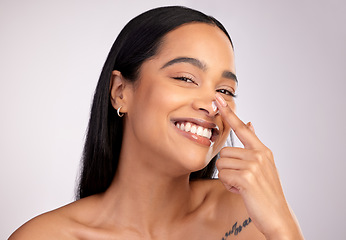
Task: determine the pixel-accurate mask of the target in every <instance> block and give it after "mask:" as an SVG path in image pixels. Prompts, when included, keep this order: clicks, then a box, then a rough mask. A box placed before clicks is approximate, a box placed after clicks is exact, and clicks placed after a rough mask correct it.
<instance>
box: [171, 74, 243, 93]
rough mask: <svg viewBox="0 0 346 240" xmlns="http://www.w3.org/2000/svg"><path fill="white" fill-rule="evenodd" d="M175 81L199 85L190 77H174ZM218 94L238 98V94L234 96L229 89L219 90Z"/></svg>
mask: <svg viewBox="0 0 346 240" xmlns="http://www.w3.org/2000/svg"><path fill="white" fill-rule="evenodd" d="M173 79H176V80H180V81H183V82H187V83H193V84H196V85H198V84H197V83H196V82H195V81H194V80H193V79H191V78H189V77H174V78H173ZM217 92H219V93H222V94H225V95H229V96H231V97H233V98H236V97H237V95H236V94H234V93H233V92H231V91H229V90H227V89H219V90H217Z"/></svg>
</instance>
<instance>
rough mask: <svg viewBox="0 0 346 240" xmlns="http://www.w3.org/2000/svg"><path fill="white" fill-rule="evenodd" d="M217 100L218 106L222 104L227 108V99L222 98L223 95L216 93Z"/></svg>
mask: <svg viewBox="0 0 346 240" xmlns="http://www.w3.org/2000/svg"><path fill="white" fill-rule="evenodd" d="M215 99H216V102H217V103H218V104H220V105H221V106H222V107H227V102H226V101H225V99H224V98H223V97H222V96H221V94H219V93H216V94H215Z"/></svg>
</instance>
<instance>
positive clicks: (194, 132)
mask: <svg viewBox="0 0 346 240" xmlns="http://www.w3.org/2000/svg"><path fill="white" fill-rule="evenodd" d="M190 132H191V133H193V134H196V132H197V127H196V125H193V126H192V127H191V130H190Z"/></svg>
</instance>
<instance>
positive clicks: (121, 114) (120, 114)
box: [117, 106, 124, 117]
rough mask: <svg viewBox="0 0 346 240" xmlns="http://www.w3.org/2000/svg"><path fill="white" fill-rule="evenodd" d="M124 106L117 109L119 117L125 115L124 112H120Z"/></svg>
mask: <svg viewBox="0 0 346 240" xmlns="http://www.w3.org/2000/svg"><path fill="white" fill-rule="evenodd" d="M122 107H123V106H120V107H119V108H118V109H117V114H118V116H119V117H123V116H124V113H121V112H120V109H121V108H122Z"/></svg>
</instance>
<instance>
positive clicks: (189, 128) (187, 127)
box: [176, 122, 212, 139]
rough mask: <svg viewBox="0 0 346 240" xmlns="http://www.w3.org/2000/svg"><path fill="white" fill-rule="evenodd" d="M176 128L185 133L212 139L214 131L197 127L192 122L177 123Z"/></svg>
mask: <svg viewBox="0 0 346 240" xmlns="http://www.w3.org/2000/svg"><path fill="white" fill-rule="evenodd" d="M176 127H177V128H179V129H180V130H182V131H185V132H191V133H193V134H197V135H199V136H202V137H205V138H209V139H210V138H211V136H212V130H211V129H209V128H204V127H202V126H197V125H195V124H193V123H190V122H185V123H176Z"/></svg>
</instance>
